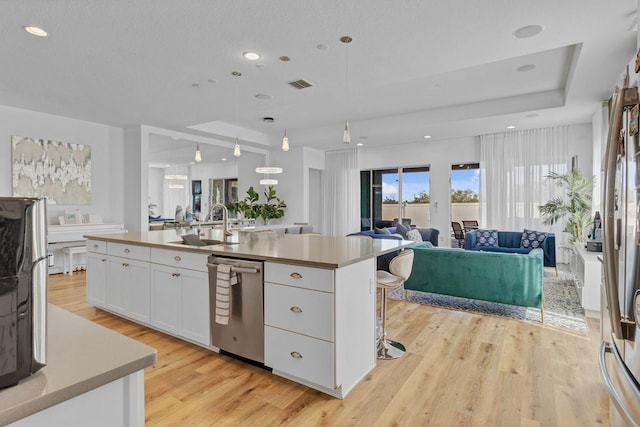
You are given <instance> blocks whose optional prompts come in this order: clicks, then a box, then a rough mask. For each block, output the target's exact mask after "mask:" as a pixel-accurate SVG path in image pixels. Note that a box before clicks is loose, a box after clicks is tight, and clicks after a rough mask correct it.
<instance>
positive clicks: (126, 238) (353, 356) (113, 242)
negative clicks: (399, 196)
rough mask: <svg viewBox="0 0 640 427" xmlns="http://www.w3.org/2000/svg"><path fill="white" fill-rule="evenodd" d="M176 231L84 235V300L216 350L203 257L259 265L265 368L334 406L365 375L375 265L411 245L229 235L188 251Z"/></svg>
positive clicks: (371, 344) (211, 234)
mask: <svg viewBox="0 0 640 427" xmlns="http://www.w3.org/2000/svg"><path fill="white" fill-rule="evenodd" d="M186 231H187V232H189V233H193V230H186ZM183 232H184V231H183V230H179V229H176V230H162V231H150V232H136V233H121V234H109V235H94V236H86V237H87V239H88V240H87V251H88V266H87V300H88V301H89V302H90V303H91V304H93V305H95V306H97V307H100V308H102V309H105V310H107V311H110V312H112V313H114V314H117V315H119V316H122V317H125V318H128V319H130V320H133V321H135V322H137V323H140V324H143V325H145V326H148V327H151V328H154V329H158V330H160V331H163V332H166V333H168V334H171V335H173V336H176V337H178V338H181V339H184V340H187V341H189V342H192V343H195V344H198V345H200V346H203V347H206V348H208V349H211V350H213V351H219V349H218V348H217V347H215V346H214V345H212V341H211V328H210V322H211V311H212V310H211V308H212V307H211V305H210V303H209V277H208V271H207V258H208V256H209V255H215V256H218V257H227V258H240V259H247V260H253V261H262V262H264V331H263V333H264V365H265V366H266V367H269V368H272V370H273V373H274V374H277V375H280V376H283V377H286V378H288V379H291V380H293V381H296V382H298V383H301V384H305V385H307V386H309V387H312V388H315V389H317V390H320V391H323V392H325V393H327V394H330V395H332V396H335V397H338V398H343V397H344V396H345V395H346V394H347V393H348V392H349V391H350V390H351V389H352V388H353V387H354V386H355V385H356V384H357V383H358V382H359V381H360V380H361V379H362V378H363V377H364V376H365V375H366V374H367V373H368V372H369V371H371V369H373V367H374V366H375V363H376V355H375V303H376V298H375V296H376V280H375V270H376V263H375V258H376V256H377V255H380V254H383V253H386V252H391V251H396V250H398V249H400V248H402V247H405V246H408V245H410V244H412V243H413V242H410V241H397V240H383V239H362V238H357V237H348V238H343V237H328V236H320V235H315V234H303V235H286V234H285V235H281V234H277V233H265V232H257V231H237V230H236V231H234V232H233V235H232V236H230V237H229V238H228V241H227V242H224V243H219V244H216V243H215V242H214V244H210V245H207V246H190V245H185V244H183V243H182V239H181V236H182V233H183ZM200 232H201V235H200V236H199V237H200V238H202V239H203V240H205V239H206V240H209V241H219V242H222V241H223V240H224V238H223V234H222V230H218V229H205V230H200ZM261 332H262V331H261Z"/></svg>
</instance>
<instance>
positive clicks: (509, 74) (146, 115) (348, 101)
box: [0, 0, 637, 162]
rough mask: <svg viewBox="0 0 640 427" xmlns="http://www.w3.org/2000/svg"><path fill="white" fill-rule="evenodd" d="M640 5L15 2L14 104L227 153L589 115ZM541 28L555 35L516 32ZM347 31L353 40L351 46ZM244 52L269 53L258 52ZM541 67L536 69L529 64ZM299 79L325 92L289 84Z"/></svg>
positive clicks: (4, 54) (4, 83)
mask: <svg viewBox="0 0 640 427" xmlns="http://www.w3.org/2000/svg"><path fill="white" fill-rule="evenodd" d="M636 8H637V0H615V1H603V0H562V1H557V0H539V1H531V0H492V1H483V2H480V1H477V0H466V1H465V0H450V1H438V0H403V1H392V0H352V1H348V2H347V1H320V0H317V1H312V0H304V1H301V0H271V1H264V0H215V1H212V0H190V1H180V0H136V1H131V0H109V1H105V0H83V1H78V0H3V1H2V2H0V58H2V64H3V65H4V66H3V67H2V72H1V73H0V104H3V105H9V106H14V107H19V108H25V109H30V110H36V111H42V112H46V113H51V114H56V115H62V116H68V117H74V118H79V119H83V120H89V121H93V122H99V123H105V124H109V125H114V126H119V127H127V126H133V125H137V124H146V125H150V126H153V127H156V128H161V129H168V130H170V131H172V132H181V133H186V134H189V133H190V134H194V135H198V136H200V137H203V136H206V137H210V138H211V141H212V142H213V143H214V144H220V143H222V144H223V145H225V147H224V148H223V149H220V148H215V147H212V149H215V150H216V151H215V152H213V153H212V154H211V156H215V157H216V158H219V157H222V155H224V154H225V152H226V153H227V155H229V156H230V155H231V146H232V144H231V143H232V141H233V139H234V138H235V137H236V136H238V137H240V140H241V144H243V145H245V146H253V147H263V148H268V147H269V146H271V147H273V148H276V147H278V146H279V143H280V136H281V135H282V132H283V131H284V128H285V127H286V128H287V130H288V133H289V137H290V143H291V145H292V146H295V145H304V146H310V147H315V148H319V149H339V148H342V147H343V146H344V144H342V129H343V126H344V120H345V119H347V118H348V119H349V122H350V125H351V132H352V140H353V144H355V143H357V142H362V143H364V144H365V148H366V147H375V146H380V145H390V144H403V143H410V142H417V141H422V140H423V135H425V134H429V135H432V137H433V138H432V140H438V139H446V138H455V137H461V136H469V135H479V134H485V133H494V132H503V131H504V130H505V128H506V126H507V125H515V126H517V129H527V128H536V127H546V126H554V125H558V124H569V123H586V122H589V121H590V120H591V116H592V115H593V113H594V111H595V109H596V106H597V105H598V103H599V102H601V101H603V100H605V99H607V98H608V97H609V96H610V94H611V93H612V90H613V88H614V86H615V84H616V82H617V81H618V78H619V75H620V73H621V71H622V70H623V68H624V66H625V65H626V64H627V63H628V62H629V60H631V58H632V57H633V55H634V54H635V48H636V32H635V24H636V21H637V16H636ZM531 24H539V25H542V26H543V27H544V31H543V32H542V33H540V34H539V35H537V36H535V37H532V38H528V39H517V38H515V37H514V36H513V32H514V31H515V30H516V29H518V28H520V27H523V26H525V25H531ZM25 25H37V26H40V27H42V28H44V29H45V30H46V31H47V32H48V33H49V37H46V38H38V37H34V36H31V35H29V34H27V33H26V32H25V31H23V29H22V27H23V26H25ZM344 35H349V36H351V37H353V42H352V43H351V44H350V45H349V47H348V54H347V50H346V47H345V45H344V44H342V43H340V41H339V38H340V37H341V36H344ZM319 45H324V46H326V49H319V48H318V46H319ZM246 50H256V51H258V52H260V53H261V54H262V58H261V59H260V60H259V61H257V62H249V61H247V60H245V59H243V58H242V55H241V54H242V52H244V51H246ZM282 55H287V56H289V57H290V58H291V61H289V62H288V63H283V62H281V61H280V60H279V59H278V58H279V57H280V56H282ZM347 60H348V78H347ZM527 64H534V65H536V68H535V69H534V70H532V71H528V72H520V71H517V70H516V69H517V68H518V67H520V66H522V65H527ZM232 71H240V72H241V73H242V74H243V75H242V77H233V76H232V75H231V72H232ZM297 79H305V80H307V81H309V82H310V83H312V84H313V87H311V88H308V89H304V90H296V89H293V88H291V87H290V86H289V85H287V84H286V82H287V81H292V80H297ZM347 82H348V91H347ZM194 83H197V84H198V85H199V87H194V86H193V84H194ZM256 94H268V95H271V96H272V98H271V99H270V100H260V99H257V98H256V97H255V95H256ZM265 116H270V117H273V118H274V119H275V122H274V123H273V124H272V125H270V126H268V125H267V124H265V123H264V122H263V120H262V118H263V117H265ZM186 139H188V138H181V141H184V140H186ZM425 143H428V142H425ZM265 144H266V145H265ZM205 145H206V143H205ZM201 148H203V144H201ZM190 149H191V148H188V147H186V144H185V148H184V150H185V152H187V151H188V150H190ZM163 150H164V151H165V152H166V149H160V148H159V149H158V150H157V151H163ZM203 156H204V154H203ZM152 157H153V156H152ZM156 160H157V161H158V162H162V161H163V160H161V159H160V158H158V159H156Z"/></svg>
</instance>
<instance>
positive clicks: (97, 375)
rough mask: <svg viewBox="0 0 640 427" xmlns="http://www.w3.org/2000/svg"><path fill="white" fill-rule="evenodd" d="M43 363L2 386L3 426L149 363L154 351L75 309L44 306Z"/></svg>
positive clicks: (154, 359) (0, 416) (153, 357)
mask: <svg viewBox="0 0 640 427" xmlns="http://www.w3.org/2000/svg"><path fill="white" fill-rule="evenodd" d="M47 319H48V320H47V365H46V366H45V367H44V368H42V369H41V370H39V371H38V372H36V373H35V374H33V375H32V376H30V377H28V378H25V379H23V380H22V381H21V382H20V383H19V384H18V385H16V386H13V387H9V388H5V389H1V390H0V425H5V424H8V423H11V422H14V421H17V420H19V419H22V418H24V417H26V416H29V415H31V414H34V413H36V412H39V411H41V410H43V409H46V408H49V407H51V406H54V405H57V404H58V403H61V402H64V401H65V400H68V399H71V398H73V397H76V396H78V395H80V394H82V393H86V392H87V391H90V390H93V389H95V388H98V387H100V386H102V385H105V384H108V383H110V382H112V381H114V380H117V379H119V378H122V377H125V376H127V375H130V374H132V373H134V372H136V371H139V370H142V369H144V368H146V367H147V366H151V365H153V364H154V363H155V361H156V350H155V349H154V348H152V347H149V346H147V345H145V344H142V343H139V342H138V341H135V340H133V339H131V338H128V337H126V336H124V335H121V334H119V333H117V332H114V331H111V330H109V329H107V328H105V327H102V326H100V325H98V324H96V323H93V322H90V321H89V320H86V319H83V318H81V317H79V316H77V315H75V314H73V313H70V312H68V311H65V310H63V309H61V308H59V307H56V306H54V305H51V304H49V305H48V307H47Z"/></svg>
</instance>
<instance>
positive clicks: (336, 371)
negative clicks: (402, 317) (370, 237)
mask: <svg viewBox="0 0 640 427" xmlns="http://www.w3.org/2000/svg"><path fill="white" fill-rule="evenodd" d="M374 274H375V262H374V260H373V259H369V260H365V261H361V262H359V263H356V264H351V265H348V266H345V267H341V268H338V269H321V268H312V267H300V266H294V265H287V264H278V263H272V262H267V263H265V269H264V280H265V285H264V318H265V321H264V323H265V365H267V366H269V367H271V368H272V369H273V373H275V374H277V375H281V376H283V377H286V378H289V379H291V380H293V381H297V382H299V383H302V384H305V385H308V386H310V387H313V388H316V389H318V390H321V391H323V392H325V393H328V394H331V395H333V396H336V397H340V398H343V397H344V396H345V395H346V394H347V393H348V392H349V391H350V390H351V388H353V387H354V386H355V385H356V384H357V382H358V381H360V380H361V379H362V378H363V377H364V376H365V375H366V373H367V372H369V371H370V370H371V369H373V367H374V366H375V361H376V359H375V332H374V325H375V281H374Z"/></svg>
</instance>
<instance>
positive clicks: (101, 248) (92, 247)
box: [87, 240, 107, 254]
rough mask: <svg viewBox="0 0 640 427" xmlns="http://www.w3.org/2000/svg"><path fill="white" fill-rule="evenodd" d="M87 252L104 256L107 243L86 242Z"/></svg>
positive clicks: (98, 241) (97, 241)
mask: <svg viewBox="0 0 640 427" xmlns="http://www.w3.org/2000/svg"><path fill="white" fill-rule="evenodd" d="M87 252H95V253H99V254H106V253H107V242H103V241H101V240H87Z"/></svg>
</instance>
